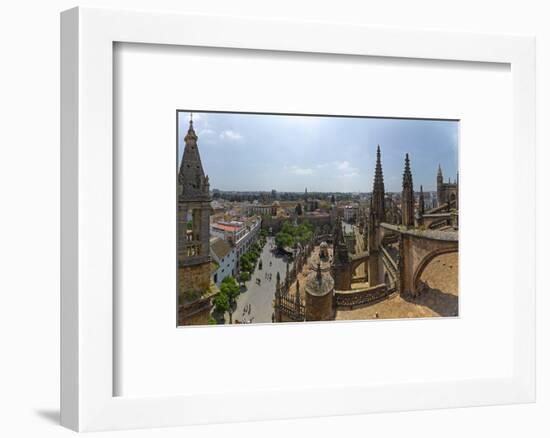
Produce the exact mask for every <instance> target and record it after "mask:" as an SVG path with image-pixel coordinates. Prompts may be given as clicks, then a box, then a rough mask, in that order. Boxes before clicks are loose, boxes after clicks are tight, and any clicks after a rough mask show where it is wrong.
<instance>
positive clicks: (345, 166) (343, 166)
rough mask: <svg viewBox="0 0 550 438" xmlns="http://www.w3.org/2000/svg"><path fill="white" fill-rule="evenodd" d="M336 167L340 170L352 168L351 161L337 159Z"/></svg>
mask: <svg viewBox="0 0 550 438" xmlns="http://www.w3.org/2000/svg"><path fill="white" fill-rule="evenodd" d="M335 164H336V168H337V169H338V170H348V169H350V165H349V161H336V163H335Z"/></svg>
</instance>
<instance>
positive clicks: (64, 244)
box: [61, 8, 535, 431]
mask: <svg viewBox="0 0 550 438" xmlns="http://www.w3.org/2000/svg"><path fill="white" fill-rule="evenodd" d="M61 32H62V34H61V85H62V87H61V88H62V90H61V107H62V113H61V119H62V127H61V200H62V208H61V220H62V239H61V252H62V260H61V266H62V273H61V315H62V330H61V358H62V366H61V380H62V382H61V383H62V387H61V419H62V424H63V425H65V426H67V427H69V428H72V429H74V430H82V431H84V430H105V429H123V428H139V427H155V426H171V425H188V424H203V423H213V422H233V421H248V420H262V419H282V418H296V417H305V416H324V415H344V414H356V413H368V412H381V411H397V410H413V409H432V408H443V407H457V406H480V405H489V404H504V403H525V402H532V401H534V398H535V368H534V366H535V329H534V327H535V323H534V317H535V282H534V278H535V277H534V266H535V263H534V261H535V252H534V245H535V232H534V217H535V216H534V207H535V198H534V188H535V178H534V168H535V166H534V159H535V152H534V150H535V149H534V147H535V134H534V133H535V129H534V120H535V118H534V116H535V105H534V102H535V80H534V62H535V55H534V53H535V51H534V38H532V37H528V36H505V35H478V34H467V33H448V32H425V31H421V30H400V29H377V28H369V27H364V26H347V25H337V24H327V23H315V22H292V21H276V20H273V21H271V20H255V19H240V18H228V17H227V18H225V17H224V18H220V17H208V16H187V15H178V14H163V13H146V12H132V11H113V10H102V9H82V8H77V9H71V10H69V11H66V12H63V13H62V15H61ZM281 35H284V36H285V37H284V38H282V37H281ZM518 202H519V203H520V204H521V208H518ZM497 211H498V212H499V213H498V214H495V213H496V212H497ZM221 369H223V372H220V370H221ZM228 376H230V377H228Z"/></svg>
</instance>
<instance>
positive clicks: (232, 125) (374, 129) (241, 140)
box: [178, 111, 459, 193]
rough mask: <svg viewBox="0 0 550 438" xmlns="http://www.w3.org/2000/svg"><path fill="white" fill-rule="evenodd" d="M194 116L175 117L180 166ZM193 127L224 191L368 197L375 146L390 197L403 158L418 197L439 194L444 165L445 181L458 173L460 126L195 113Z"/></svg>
mask: <svg viewBox="0 0 550 438" xmlns="http://www.w3.org/2000/svg"><path fill="white" fill-rule="evenodd" d="M189 118H190V113H189V112H187V111H178V128H179V133H178V167H179V164H180V162H181V157H182V153H183V137H184V133H185V132H186V130H187V127H188V124H189ZM193 122H194V126H195V131H196V133H197V135H198V142H197V143H198V147H199V149H200V152H201V158H202V162H203V166H204V167H205V168H206V169H208V171H207V174H208V175H209V178H210V182H211V187H212V189H219V190H221V191H242V192H254V191H266V192H267V191H271V190H273V189H274V190H276V191H278V192H296V193H297V192H303V191H304V190H305V188H306V187H307V189H308V191H310V192H319V193H320V192H326V193H336V192H342V193H357V192H361V193H368V192H370V191H371V190H372V181H373V177H374V173H373V170H374V162H375V156H376V147H377V145H380V148H381V151H382V162H383V165H384V180H385V185H386V191H387V192H399V191H400V188H401V180H402V171H403V163H404V157H405V154H406V153H409V156H410V158H411V167H412V173H413V182H414V189H415V191H418V190H420V185H422V186H423V189H424V190H425V191H435V190H436V174H437V170H438V166H439V165H441V168H442V170H443V174H444V178H445V181H447V180H448V178H450V179H451V180H452V181H454V180H455V179H456V175H457V169H458V142H459V122H458V121H452V120H451V121H450V120H418V119H395V118H391V119H390V118H368V117H328V116H295V115H272V114H248V113H247V114H242V113H212V112H209V113H205V112H194V113H193ZM258 146H261V147H258ZM228 163H231V165H230V166H228V165H227V164H228ZM274 172H276V175H274V174H273V173H274ZM251 181H252V182H251Z"/></svg>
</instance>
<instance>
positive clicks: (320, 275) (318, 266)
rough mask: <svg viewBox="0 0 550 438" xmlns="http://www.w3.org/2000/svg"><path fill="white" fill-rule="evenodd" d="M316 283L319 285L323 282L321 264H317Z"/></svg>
mask: <svg viewBox="0 0 550 438" xmlns="http://www.w3.org/2000/svg"><path fill="white" fill-rule="evenodd" d="M316 278H317V281H318V282H319V283H321V281H323V273H322V272H321V262H318V263H317V274H316Z"/></svg>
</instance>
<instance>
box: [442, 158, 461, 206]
mask: <svg viewBox="0 0 550 438" xmlns="http://www.w3.org/2000/svg"><path fill="white" fill-rule="evenodd" d="M444 204H449V208H456V209H457V210H458V172H457V173H456V181H455V182H454V183H451V179H450V178H449V182H448V183H446V182H444V180H443V172H442V171H441V165H440V166H439V168H438V170H437V206H438V207H441V206H443V205H444Z"/></svg>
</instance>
